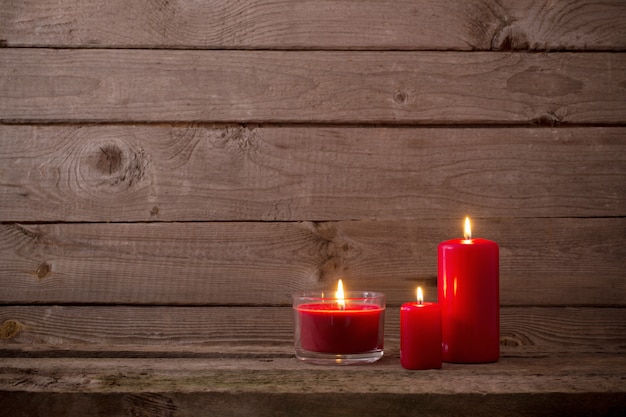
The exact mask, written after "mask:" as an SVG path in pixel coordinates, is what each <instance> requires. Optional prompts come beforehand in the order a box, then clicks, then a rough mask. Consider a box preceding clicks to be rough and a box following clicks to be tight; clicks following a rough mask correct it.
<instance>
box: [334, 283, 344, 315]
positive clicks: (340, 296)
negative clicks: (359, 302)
mask: <svg viewBox="0 0 626 417" xmlns="http://www.w3.org/2000/svg"><path fill="white" fill-rule="evenodd" d="M335 298H336V299H337V305H338V306H339V309H340V310H345V309H346V300H345V299H344V296H343V282H341V280H339V281H338V282H337V292H335Z"/></svg>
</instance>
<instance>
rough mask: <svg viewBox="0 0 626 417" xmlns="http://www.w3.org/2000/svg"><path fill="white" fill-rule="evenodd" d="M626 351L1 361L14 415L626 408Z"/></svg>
mask: <svg viewBox="0 0 626 417" xmlns="http://www.w3.org/2000/svg"><path fill="white" fill-rule="evenodd" d="M625 366H626V359H624V357H622V356H611V357H596V356H592V357H578V358H576V362H575V363H572V359H571V358H566V359H562V358H554V357H549V358H511V359H504V360H501V361H500V362H498V363H496V364H486V365H452V364H444V367H443V368H442V369H441V370H430V371H420V372H415V371H406V370H403V369H402V368H401V367H400V364H399V361H395V360H394V361H391V360H387V359H385V358H383V359H382V361H381V362H379V363H377V364H375V365H372V366H362V367H351V368H346V367H320V366H315V365H306V364H301V363H297V362H296V360H295V359H293V358H275V359H263V360H259V359H258V358H251V359H242V358H237V359H223V358H218V359H213V360H198V359H160V360H157V359H138V358H133V359H125V360H124V359H114V360H111V359H93V358H90V359H82V360H81V359H76V358H67V359H21V360H19V361H16V360H14V359H0V390H1V391H0V392H1V394H0V409H1V410H3V411H5V412H7V414H5V415H7V416H8V415H35V416H37V415H42V416H43V415H50V414H54V415H57V414H61V412H62V414H63V415H67V416H83V415H107V416H128V415H158V416H172V415H185V416H187V415H208V414H210V415H220V416H241V415H246V416H249V415H252V416H275V415H290V416H346V415H363V416H369V415H375V416H380V415H394V416H396V415H397V416H418V415H419V416H424V415H427V416H440V415H441V416H448V415H465V414H466V413H467V411H468V410H471V414H472V415H479V416H483V415H485V416H493V415H501V413H502V412H505V414H506V415H507V416H518V415H519V416H528V415H534V416H553V415H568V416H570V415H571V416H588V415H610V416H613V415H614V416H618V415H623V413H624V412H625V411H626V391H625V388H624V384H623V369H624V367H625Z"/></svg>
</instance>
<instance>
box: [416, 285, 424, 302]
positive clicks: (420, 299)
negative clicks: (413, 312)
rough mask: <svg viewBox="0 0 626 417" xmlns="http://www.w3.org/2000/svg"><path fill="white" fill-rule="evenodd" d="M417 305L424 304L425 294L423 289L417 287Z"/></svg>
mask: <svg viewBox="0 0 626 417" xmlns="http://www.w3.org/2000/svg"><path fill="white" fill-rule="evenodd" d="M417 304H424V293H423V292H422V287H417Z"/></svg>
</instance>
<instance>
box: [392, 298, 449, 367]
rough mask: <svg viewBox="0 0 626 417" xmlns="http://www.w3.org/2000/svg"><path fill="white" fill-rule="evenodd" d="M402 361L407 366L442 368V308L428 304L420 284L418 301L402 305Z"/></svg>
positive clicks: (435, 304) (434, 304) (403, 365)
mask: <svg viewBox="0 0 626 417" xmlns="http://www.w3.org/2000/svg"><path fill="white" fill-rule="evenodd" d="M400 363H401V364H402V367H404V368H406V369H439V368H441V309H440V308H439V304H437V303H425V302H424V296H423V293H422V289H421V288H420V287H417V302H413V303H404V304H402V307H401V308H400Z"/></svg>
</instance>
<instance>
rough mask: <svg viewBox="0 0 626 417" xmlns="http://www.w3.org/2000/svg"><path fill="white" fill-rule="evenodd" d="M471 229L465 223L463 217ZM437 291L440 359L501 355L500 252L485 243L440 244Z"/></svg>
mask: <svg viewBox="0 0 626 417" xmlns="http://www.w3.org/2000/svg"><path fill="white" fill-rule="evenodd" d="M466 223H467V226H466V227H467V228H469V219H466ZM437 287H438V293H439V303H440V305H441V313H442V322H441V324H442V327H441V329H442V343H443V361H444V362H453V363H486V362H496V361H497V360H498V358H499V357H500V298H499V291H500V288H499V248H498V245H497V244H496V243H495V242H493V241H490V240H487V239H472V238H471V233H468V232H466V239H453V240H448V241H445V242H442V243H440V244H439V249H438V279H437Z"/></svg>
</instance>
